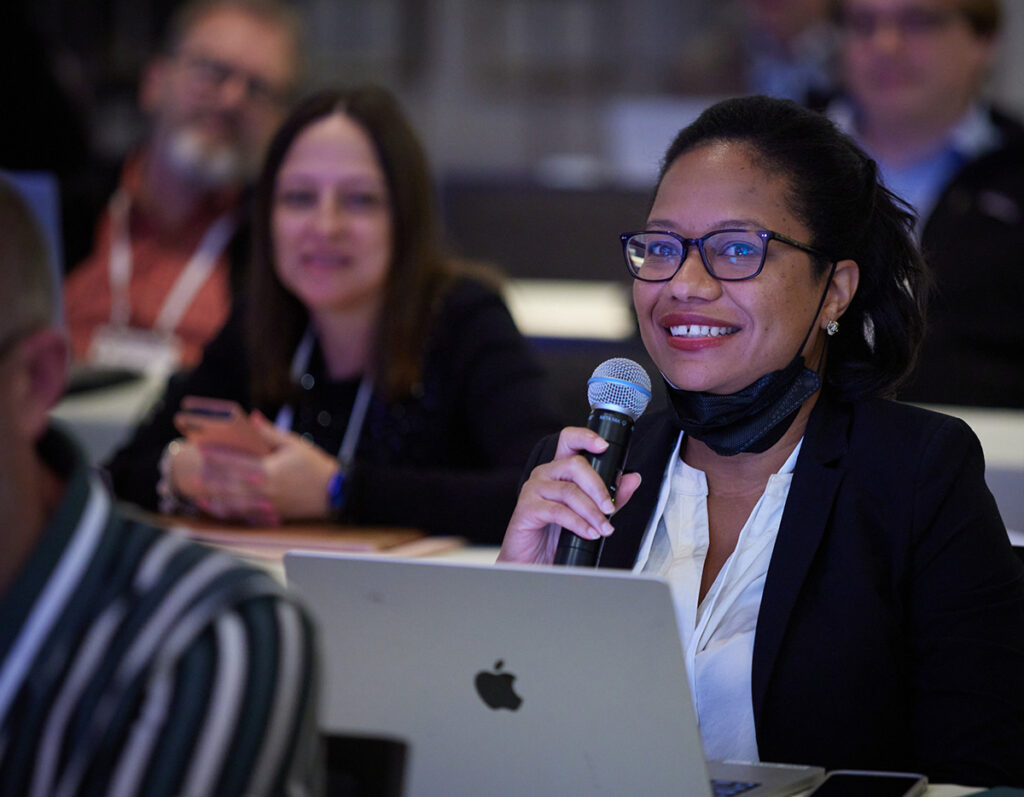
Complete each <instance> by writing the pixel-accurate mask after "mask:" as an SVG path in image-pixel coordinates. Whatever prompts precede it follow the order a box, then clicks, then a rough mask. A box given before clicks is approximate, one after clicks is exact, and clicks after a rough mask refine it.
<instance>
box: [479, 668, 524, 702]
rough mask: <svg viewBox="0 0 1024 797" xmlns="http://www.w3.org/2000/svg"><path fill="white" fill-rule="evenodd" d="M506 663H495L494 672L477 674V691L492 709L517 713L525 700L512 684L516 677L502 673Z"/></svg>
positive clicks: (485, 671)
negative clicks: (503, 709) (505, 709)
mask: <svg viewBox="0 0 1024 797" xmlns="http://www.w3.org/2000/svg"><path fill="white" fill-rule="evenodd" d="M504 665H505V662H504V661H502V660H500V659H499V660H498V661H496V662H495V663H494V671H493V672H492V671H489V670H481V671H480V672H478V673H477V674H476V680H475V684H476V691H477V692H478V693H479V695H480V697H481V699H482V700H483V701H484V702H485V703H486V704H487V705H488V706H490V707H491V708H493V709H499V708H507V709H508V710H509V711H515V710H516V709H518V708H519V707H520V706H521V705H522V704H523V699H522V698H521V697H520V696H519V695H517V694H516V690H515V688H514V687H513V686H512V682H513V681H515V679H516V677H515V676H514V675H513V674H512V673H510V672H502V669H501V668H502V667H503V666H504Z"/></svg>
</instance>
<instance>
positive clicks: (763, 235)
mask: <svg viewBox="0 0 1024 797" xmlns="http://www.w3.org/2000/svg"><path fill="white" fill-rule="evenodd" d="M723 232H746V233H754V234H755V235H757V236H758V237H759V238H760V239H761V240H762V241H764V248H763V249H762V250H761V263H760V264H759V265H758V267H757V271H755V272H754V273H753V274H750V275H748V276H746V277H720V276H718V275H717V274H716V273H715V272H714V271H713V270H712V269H711V264H710V263H708V258H707V255H705V254H704V242H705V241H706V240H707V239H708V238H710V237H711V236H712V235H718V234H719V233H723ZM635 235H667V236H669V237H670V238H675V239H676V240H677V241H679V243H681V244H682V245H683V253H682V254H681V255H680V256H679V265H678V266H676V270H675V271H673V272H672V273H671V274H670V275H669V276H667V277H659V278H658V279H649V278H647V277H641V276H640V275H639V274H637V273H636V272H635V271H634V270H633V261H632V260H631V259H630V257H629V252H628V250H627V245H628V244H629V239H630V238H632V237H633V236H635ZM619 240H620V241H621V242H622V256H623V257H624V258H625V260H626V269H627V270H628V271H629V275H630V276H631V277H632V278H633V279H635V280H640V281H641V282H669V281H670V280H672V279H674V278H675V276H676V274H678V273H679V269H681V268H682V267H683V263H685V262H686V258H687V257H689V255H690V247H691V246H696V247H697V251H698V252H699V253H700V262H701V263H702V264H703V265H704V270H705V271H706V272H707V273H708V274H710V275H711V276H712V277H713V278H714V279H716V280H719V281H721V282H744V281H745V280H751V279H753V278H754V277H756V276H757V275H758V274H760V273H761V271H762V270H763V269H764V264H765V260H766V259H767V258H768V242H769V241H781V242H782V243H784V244H789V245H790V246H793V247H796V248H797V249H802V250H803V251H805V252H808V253H810V254H812V255H816V256H817V257H821V258H824V259H825V260H826V261H828V262H829V263H832V262H834V261H833V259H832V257H830V256H829V255H827V254H826V253H825V252H822V251H821V250H820V249H815V248H814V247H813V246H810V245H809V244H805V243H801V242H800V241H798V240H796V239H795V238H790V237H789V236H788V235H783V234H782V233H781V232H775V231H774V230H748V229H744V228H742V227H728V228H726V229H722V230H712V231H711V232H708V233H705V234H704V235H702V236H700V237H699V238H684V237H683V236H682V235H679V234H677V233H674V232H670V231H668V230H637V231H636V232H624V233H622V234H621V235H620V236H619Z"/></svg>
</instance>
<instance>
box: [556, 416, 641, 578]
mask: <svg viewBox="0 0 1024 797" xmlns="http://www.w3.org/2000/svg"><path fill="white" fill-rule="evenodd" d="M587 428H588V429H593V430H594V431H595V432H597V433H598V434H599V435H601V437H603V438H604V439H605V440H607V441H608V448H606V449H605V450H604V453H602V454H589V453H588V454H584V458H585V459H586V460H587V462H589V463H590V466H591V467H592V468H593V469H594V470H596V471H597V475H598V476H600V477H601V480H602V481H603V482H604V484H605V487H607V488H608V492H609V493H610V494H611V497H612V500H613V501H614V500H615V487H616V482H617V481H618V479H619V475H620V474H621V473H622V466H623V464H624V463H625V462H626V453H627V451H628V450H629V437H630V434H631V433H632V432H633V420H632V418H630V417H629V416H628V415H625V414H623V413H621V412H615V411H614V410H607V409H602V408H600V407H598V408H596V409H594V410H592V411H591V413H590V417H589V418H587ZM603 549H604V537H601V538H600V539H596V540H585V539H583V538H582V537H578V536H577V535H576V534H574V533H573V532H571V531H568V530H567V529H562V533H561V534H560V535H559V537H558V547H557V548H556V549H555V558H554V564H556V565H568V566H570V567H597V564H598V562H599V561H600V560H601V551H602V550H603Z"/></svg>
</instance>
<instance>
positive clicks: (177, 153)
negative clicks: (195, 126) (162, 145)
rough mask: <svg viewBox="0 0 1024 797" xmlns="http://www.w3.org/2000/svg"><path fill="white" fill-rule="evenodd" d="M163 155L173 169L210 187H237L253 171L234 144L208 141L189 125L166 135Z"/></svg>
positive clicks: (191, 180)
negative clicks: (208, 142) (211, 143)
mask: <svg viewBox="0 0 1024 797" xmlns="http://www.w3.org/2000/svg"><path fill="white" fill-rule="evenodd" d="M165 156H166V160H167V165H168V166H169V167H170V168H171V169H172V170H173V171H175V172H176V173H178V174H180V175H182V176H183V177H185V178H186V179H188V180H189V181H190V182H193V183H195V184H197V185H200V186H202V187H203V188H205V189H210V190H216V189H221V188H230V187H233V186H236V185H238V184H239V183H241V182H243V181H245V180H247V179H248V178H249V177H250V176H251V174H252V171H253V170H252V169H251V168H250V165H249V164H248V163H247V162H246V159H245V158H244V157H243V155H242V151H241V148H240V147H238V146H237V145H232V144H213V145H210V144H207V143H206V142H204V141H203V140H202V138H201V137H200V136H198V135H197V134H196V133H195V132H194V131H192V130H190V129H188V128H182V129H179V130H176V131H174V132H173V133H172V134H171V135H170V136H169V138H168V141H167V147H166V150H165Z"/></svg>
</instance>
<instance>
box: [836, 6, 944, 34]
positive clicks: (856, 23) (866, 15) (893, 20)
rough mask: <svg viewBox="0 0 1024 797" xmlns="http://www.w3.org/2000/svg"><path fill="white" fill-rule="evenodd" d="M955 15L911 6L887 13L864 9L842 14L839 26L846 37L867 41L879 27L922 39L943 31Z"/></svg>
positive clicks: (940, 10) (940, 9)
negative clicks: (889, 28)
mask: <svg viewBox="0 0 1024 797" xmlns="http://www.w3.org/2000/svg"><path fill="white" fill-rule="evenodd" d="M957 16H958V14H957V13H956V12H955V11H952V10H950V9H942V8H925V7H923V6H922V7H915V6H911V7H909V8H903V9H900V10H898V11H893V12H891V13H884V12H881V11H868V10H850V11H844V12H843V13H842V15H841V16H840V24H841V26H842V29H843V31H844V32H846V33H847V34H849V35H851V36H854V37H856V38H858V39H870V38H871V37H872V36H874V35H875V34H876V33H877V32H878V30H879V29H880V28H882V27H894V28H896V30H898V31H899V33H900V35H901V36H903V37H908V36H910V37H913V36H926V35H928V34H931V33H936V32H938V31H939V30H941V29H942V28H945V27H946V26H947V25H949V24H950V23H951V22H953V20H954V19H956V18H957Z"/></svg>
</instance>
